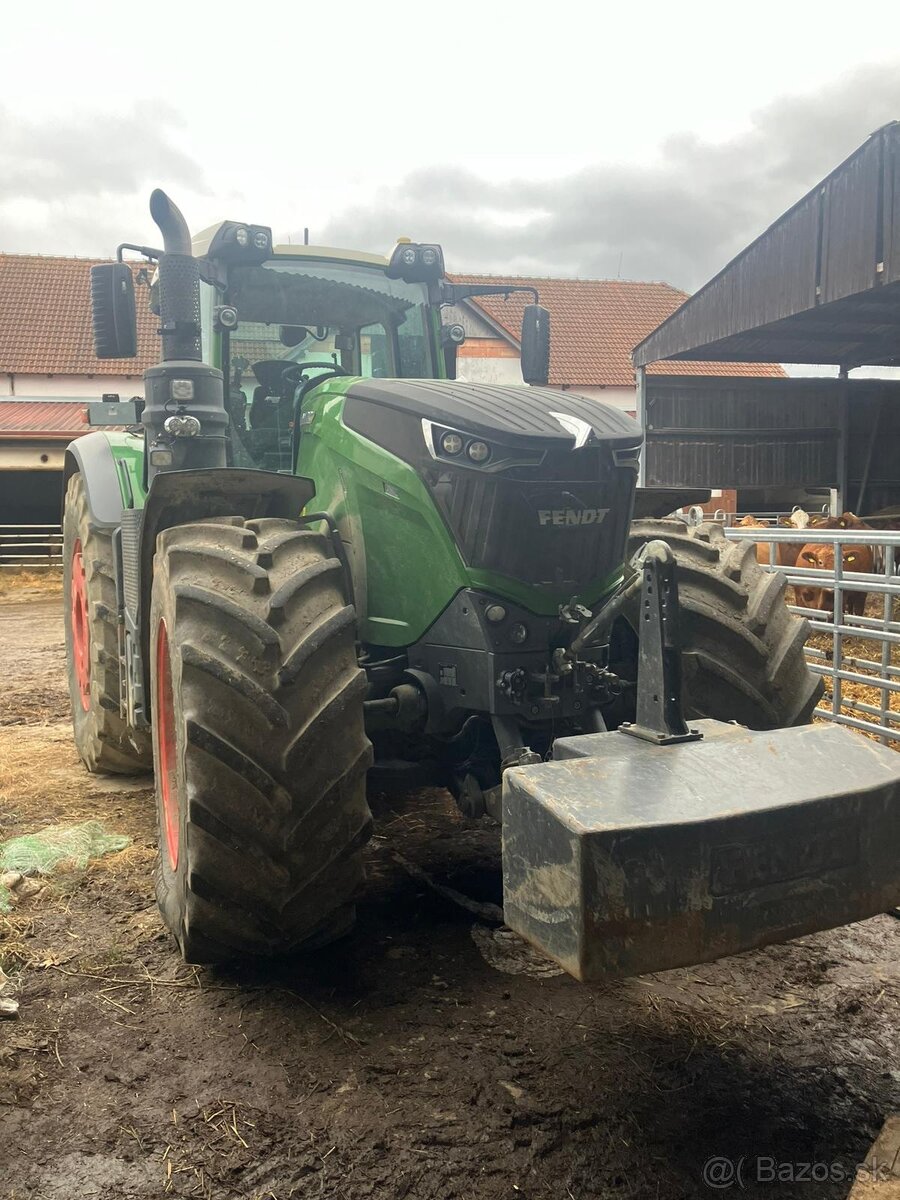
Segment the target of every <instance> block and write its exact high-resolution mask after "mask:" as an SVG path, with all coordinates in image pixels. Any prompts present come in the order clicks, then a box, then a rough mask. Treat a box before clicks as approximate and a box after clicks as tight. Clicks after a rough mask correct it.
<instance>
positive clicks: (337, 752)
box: [150, 518, 372, 963]
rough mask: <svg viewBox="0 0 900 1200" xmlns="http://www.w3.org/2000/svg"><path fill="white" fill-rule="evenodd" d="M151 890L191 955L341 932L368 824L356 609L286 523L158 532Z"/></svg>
mask: <svg viewBox="0 0 900 1200" xmlns="http://www.w3.org/2000/svg"><path fill="white" fill-rule="evenodd" d="M150 622H151V624H150V631H151V646H150V669H151V695H152V699H153V709H154V712H153V733H154V736H153V748H154V759H155V764H156V779H157V785H156V793H157V808H158V815H159V827H160V857H159V864H158V869H157V898H158V900H159V906H160V909H161V911H162V914H163V918H164V920H165V922H166V924H167V925H168V927H169V929H170V930H171V931H172V932H173V934H174V935H175V937H176V938H177V940H178V943H179V946H180V948H181V952H182V954H183V955H184V958H185V959H186V961H188V962H194V963H218V962H226V961H230V960H234V959H240V958H255V957H268V956H272V955H276V954H285V953H289V952H291V951H293V950H296V949H298V948H299V947H301V946H309V945H312V944H321V943H322V942H324V941H328V940H331V939H333V938H334V937H335V936H338V935H339V934H341V933H343V932H345V931H346V930H347V928H348V927H349V925H350V924H351V923H352V919H353V906H352V900H353V896H354V893H355V892H356V890H357V888H358V886H359V884H360V883H361V881H362V878H363V866H362V854H361V849H362V846H363V845H364V843H365V842H366V841H367V839H368V837H369V834H370V832H371V816H370V813H369V808H368V805H367V803H366V792H365V787H366V771H367V769H368V767H369V765H370V762H371V757H372V752H371V746H370V745H369V742H368V739H367V738H366V736H365V730H364V727H363V695H364V692H365V686H366V684H365V676H364V674H363V672H362V671H360V669H359V667H358V664H357V656H356V618H355V613H354V611H353V609H352V608H351V607H350V606H349V605H348V604H347V603H346V602H345V597H344V592H343V577H342V573H341V567H340V564H339V563H338V561H337V560H336V559H335V558H333V557H331V551H330V547H329V546H328V543H327V542H326V541H325V539H324V538H322V537H321V536H320V535H318V534H314V533H310V532H308V531H307V530H304V529H303V528H302V527H300V526H298V525H297V524H296V523H295V522H293V521H281V520H261V521H247V522H244V521H243V520H242V519H240V518H223V519H221V520H210V521H206V522H202V523H197V524H189V525H182V526H178V527H176V528H173V529H168V530H166V531H165V532H164V533H162V534H161V535H160V537H159V540H158V543H157V552H156V558H155V563H154V576H153V592H152V600H151V609H150Z"/></svg>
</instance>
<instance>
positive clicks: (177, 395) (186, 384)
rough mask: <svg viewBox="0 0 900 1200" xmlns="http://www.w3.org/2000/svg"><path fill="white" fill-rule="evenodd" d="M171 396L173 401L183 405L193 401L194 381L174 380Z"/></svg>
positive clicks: (171, 386) (170, 389) (170, 387)
mask: <svg viewBox="0 0 900 1200" xmlns="http://www.w3.org/2000/svg"><path fill="white" fill-rule="evenodd" d="M169 395H170V396H171V397H172V399H173V400H180V401H181V402H182V403H184V401H185V400H193V398H194V381H193V379H173V380H172V382H171V384H170V385H169Z"/></svg>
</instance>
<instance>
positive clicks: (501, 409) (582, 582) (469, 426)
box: [342, 379, 642, 596]
mask: <svg viewBox="0 0 900 1200" xmlns="http://www.w3.org/2000/svg"><path fill="white" fill-rule="evenodd" d="M342 419H343V423H344V425H345V427H347V428H348V429H352V430H354V431H355V432H356V433H359V434H361V435H362V436H363V437H365V438H367V439H368V440H369V441H371V442H374V443H375V444H376V445H378V446H382V447H383V448H384V449H385V450H388V451H389V452H390V453H391V454H393V455H395V456H396V457H397V458H399V459H401V460H402V461H403V462H405V463H407V464H409V466H411V467H412V468H413V469H414V470H415V472H416V473H417V475H418V476H419V477H420V479H421V480H422V481H423V483H424V484H425V486H426V487H427V488H428V491H429V492H430V494H431V497H432V499H433V501H434V503H435V505H436V507H437V508H438V510H439V512H440V513H441V515H442V516H443V518H444V521H445V522H446V524H447V526H448V528H449V530H450V532H451V534H452V536H453V538H454V540H455V542H456V545H457V547H458V549H459V552H460V555H461V557H462V559H463V561H464V562H465V563H466V564H467V565H468V566H469V567H470V568H472V569H473V570H479V571H489V572H493V573H495V574H497V575H503V576H507V577H508V578H510V579H514V580H516V581H517V582H518V583H519V584H522V583H525V584H531V585H536V586H538V587H542V588H551V589H553V590H554V592H556V593H560V594H563V595H568V596H573V595H575V594H576V593H581V592H582V590H584V589H588V590H590V588H591V586H592V585H594V584H596V583H597V581H601V580H606V579H608V578H609V577H610V575H612V574H613V573H614V572H615V571H616V570H617V569H619V568H621V565H622V563H623V562H624V561H625V557H626V556H625V544H626V540H627V536H628V525H629V522H630V521H631V513H632V508H633V505H634V489H635V483H636V481H637V469H638V459H639V455H640V448H641V442H642V435H641V427H640V425H638V423H637V422H636V421H634V420H633V419H632V418H631V417H629V416H628V415H627V414H625V413H623V412H620V411H619V410H618V409H616V408H611V407H610V406H609V405H606V404H599V403H598V402H597V401H595V400H589V399H587V398H586V397H585V396H576V395H573V394H572V393H571V392H562V391H556V390H555V389H553V388H531V387H524V386H519V387H494V386H491V385H490V384H479V383H461V382H457V381H449V380H448V381H432V380H424V379H422V380H420V379H410V380H405V379H401V380H387V379H384V380H381V379H375V380H370V379H367V380H361V381H360V382H358V383H356V382H354V383H352V384H351V385H350V387H349V389H348V391H347V392H346V400H345V403H344V410H343V416H342Z"/></svg>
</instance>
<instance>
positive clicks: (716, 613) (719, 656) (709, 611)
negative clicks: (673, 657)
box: [625, 519, 824, 729]
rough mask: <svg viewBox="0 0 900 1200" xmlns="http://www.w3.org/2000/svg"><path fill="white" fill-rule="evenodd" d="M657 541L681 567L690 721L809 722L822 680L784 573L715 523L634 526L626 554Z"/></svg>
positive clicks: (633, 620) (633, 622) (629, 615)
mask: <svg viewBox="0 0 900 1200" xmlns="http://www.w3.org/2000/svg"><path fill="white" fill-rule="evenodd" d="M656 538H659V539H661V540H662V541H664V542H667V543H668V545H669V546H670V547H671V549H672V552H673V554H674V555H675V561H676V564H677V571H678V597H679V603H680V608H681V628H680V633H681V642H682V664H683V704H684V711H685V716H686V718H687V719H688V720H698V719H700V718H703V717H712V718H714V719H715V720H719V721H738V722H739V723H740V724H741V725H746V726H747V727H748V728H750V729H781V728H785V727H787V726H790V725H804V724H806V723H807V722H808V721H809V720H810V719H811V717H812V712H813V709H814V708H815V706H816V704H817V703H818V700H819V697H820V696H821V695H822V692H823V689H824V684H823V682H822V680H821V678H820V677H819V676H817V675H815V674H813V672H812V671H810V669H809V666H808V665H807V662H806V658H805V657H804V653H803V647H804V645H805V643H806V639H807V637H808V635H809V624H808V622H807V621H805V620H802V619H801V618H799V617H795V616H794V615H793V613H791V612H789V611H788V608H787V605H786V603H785V598H784V594H785V589H786V585H785V581H784V577H783V576H782V575H781V574H779V573H778V572H769V571H766V570H765V568H763V567H762V566H760V564H759V563H758V562H757V559H756V548H755V546H754V545H753V543H751V542H732V541H729V540H728V539H727V538H726V537H725V534H724V532H723V530H722V527H721V526H720V525H718V524H715V523H713V522H708V523H705V524H703V525H699V526H696V527H688V526H687V525H685V523H684V522H683V521H677V520H669V519H667V520H646V521H635V522H633V524H632V526H631V534H630V538H629V548H628V553H629V556H632V555H634V554H635V553H636V552H637V551H638V550H639V549H640V548H641V546H642V545H644V543H645V542H649V541H652V540H654V539H656ZM639 608H640V597H639V596H638V597H635V600H634V602H633V603H632V605H631V607H630V609H628V610H627V611H626V614H625V616H626V619H627V621H628V623H629V625H630V626H631V629H632V631H633V630H636V629H637V628H638V627H639V624H640V621H639ZM632 640H633V641H634V637H633V636H632ZM635 648H636V643H635Z"/></svg>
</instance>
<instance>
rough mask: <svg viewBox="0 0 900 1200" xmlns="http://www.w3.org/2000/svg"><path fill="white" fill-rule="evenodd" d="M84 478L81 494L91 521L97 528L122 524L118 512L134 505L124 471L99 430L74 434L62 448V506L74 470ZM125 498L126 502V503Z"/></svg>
mask: <svg viewBox="0 0 900 1200" xmlns="http://www.w3.org/2000/svg"><path fill="white" fill-rule="evenodd" d="M76 472H80V473H81V478H82V479H83V481H84V491H85V497H86V499H87V506H88V511H89V513H90V515H91V521H92V523H93V524H94V525H96V526H97V527H98V528H100V529H116V528H117V527H118V526H119V525H121V524H122V512H123V510H124V509H125V508H131V507H133V505H134V497H133V496H131V483H130V481H129V479H128V473H127V471H124V470H123V468H122V466H121V465H120V460H118V459H117V458H116V456H115V455H114V454H113V449H112V445H111V444H110V439H109V436H108V435H107V434H105V433H101V432H100V431H99V430H98V431H97V432H96V433H88V434H85V436H84V437H80V438H76V440H75V441H74V442H72V443H71V444H70V445H69V446H68V447H67V449H66V461H65V468H64V472H63V494H62V506H63V507H65V496H66V488H67V487H68V484H69V480H70V479H71V477H72V476H73V475H74V474H75V473H76ZM126 498H129V499H130V503H127V504H126Z"/></svg>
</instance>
